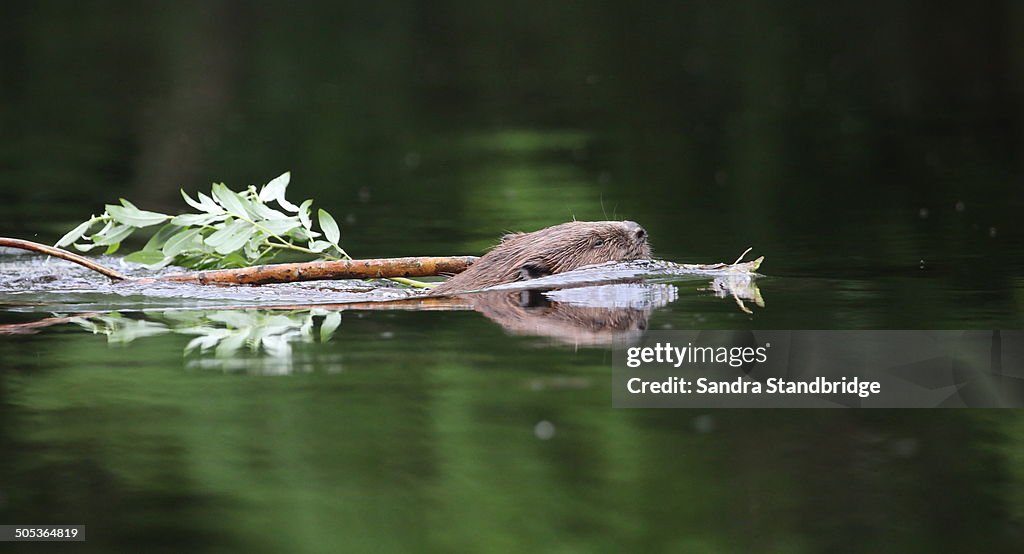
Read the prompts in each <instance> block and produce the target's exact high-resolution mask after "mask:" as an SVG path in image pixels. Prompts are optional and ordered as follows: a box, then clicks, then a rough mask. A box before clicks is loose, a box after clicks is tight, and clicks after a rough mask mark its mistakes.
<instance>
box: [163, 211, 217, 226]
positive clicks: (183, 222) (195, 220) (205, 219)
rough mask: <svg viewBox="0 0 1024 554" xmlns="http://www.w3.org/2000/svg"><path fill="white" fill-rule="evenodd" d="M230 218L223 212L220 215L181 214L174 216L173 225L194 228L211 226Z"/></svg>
mask: <svg viewBox="0 0 1024 554" xmlns="http://www.w3.org/2000/svg"><path fill="white" fill-rule="evenodd" d="M227 216H228V214H227V213H225V212H224V211H223V210H222V211H221V213H219V214H181V215H176V216H174V219H172V220H171V225H176V226H178V227H192V226H202V225H209V224H211V223H213V222H215V221H221V220H223V219H225V218H226V217H227Z"/></svg>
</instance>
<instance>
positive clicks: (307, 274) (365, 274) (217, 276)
mask: <svg viewBox="0 0 1024 554" xmlns="http://www.w3.org/2000/svg"><path fill="white" fill-rule="evenodd" d="M0 246H7V247H10V248H19V249H22V250H29V251H32V252H39V253H40V254H46V255H48V256H53V257H55V258H61V259H63V260H68V261H69V262H74V263H76V264H78V265H81V266H84V267H87V268H89V269H91V270H93V271H96V272H99V273H102V274H103V275H106V276H107V277H110V278H111V279H114V280H115V281H132V282H135V283H154V282H166V281H174V282H181V283H196V284H200V285H263V284H267V283H293V282H295V281H319V280H328V279H386V278H397V277H430V276H434V275H450V274H455V273H459V272H462V271H464V270H465V269H466V268H467V267H469V265H470V264H472V263H473V262H475V261H476V260H477V258H476V257H475V256H446V257H418V258H379V259H374V260H339V261H333V262H306V263H293V264H273V265H260V266H255V267H243V268H240V269H219V270H213V271H196V272H192V273H181V274H177V275H165V276H163V277H143V278H131V277H128V276H126V275H123V274H121V273H119V272H117V271H115V270H113V269H110V268H109V267H106V266H104V265H102V264H99V263H96V262H95V261H93V260H90V259H89V258H86V257H84V256H79V255H78V254H74V253H72V252H68V251H67V250H62V249H60V248H54V247H53V246H46V245H45V244H39V243H37V242H32V241H28V240H21V239H10V238H3V237H0Z"/></svg>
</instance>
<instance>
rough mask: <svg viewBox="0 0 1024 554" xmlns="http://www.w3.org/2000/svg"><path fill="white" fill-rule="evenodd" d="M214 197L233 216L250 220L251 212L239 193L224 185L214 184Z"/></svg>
mask: <svg viewBox="0 0 1024 554" xmlns="http://www.w3.org/2000/svg"><path fill="white" fill-rule="evenodd" d="M213 197H214V198H215V199H216V200H217V202H218V203H219V204H220V205H221V206H223V207H224V209H225V210H227V211H228V213H230V214H231V215H233V216H235V217H241V218H245V219H249V211H248V210H246V209H245V201H244V200H243V199H242V197H241V196H239V195H238V193H236V192H234V191H233V190H231V189H229V188H228V187H226V186H225V185H224V183H214V185H213Z"/></svg>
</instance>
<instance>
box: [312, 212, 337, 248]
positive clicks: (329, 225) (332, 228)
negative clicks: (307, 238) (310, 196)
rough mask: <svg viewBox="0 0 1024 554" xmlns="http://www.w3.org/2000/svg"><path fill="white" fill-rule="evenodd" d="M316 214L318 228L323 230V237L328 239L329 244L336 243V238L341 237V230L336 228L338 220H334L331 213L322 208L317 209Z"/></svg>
mask: <svg viewBox="0 0 1024 554" xmlns="http://www.w3.org/2000/svg"><path fill="white" fill-rule="evenodd" d="M317 216H319V219H320V228H321V229H323V231H324V237H325V238H326V239H327V240H328V241H330V243H331V244H334V245H337V244H338V239H340V238H341V231H339V230H338V222H336V221H334V218H333V217H331V214H329V213H327V212H326V211H324V209H323V208H321V209H320V210H318V211H317Z"/></svg>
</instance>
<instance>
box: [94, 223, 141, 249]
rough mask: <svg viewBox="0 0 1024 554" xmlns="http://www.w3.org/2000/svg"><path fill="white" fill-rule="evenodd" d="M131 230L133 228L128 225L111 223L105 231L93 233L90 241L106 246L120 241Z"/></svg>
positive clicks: (133, 229)
mask: <svg viewBox="0 0 1024 554" xmlns="http://www.w3.org/2000/svg"><path fill="white" fill-rule="evenodd" d="M133 232H135V228H134V227H131V226H129V225H113V226H111V227H110V229H108V230H107V231H106V232H101V233H97V234H95V235H93V236H92V241H93V242H95V243H96V244H99V245H101V246H108V245H112V244H117V243H119V242H121V241H122V240H124V239H126V238H128V236H129V235H131V234H132V233H133Z"/></svg>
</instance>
